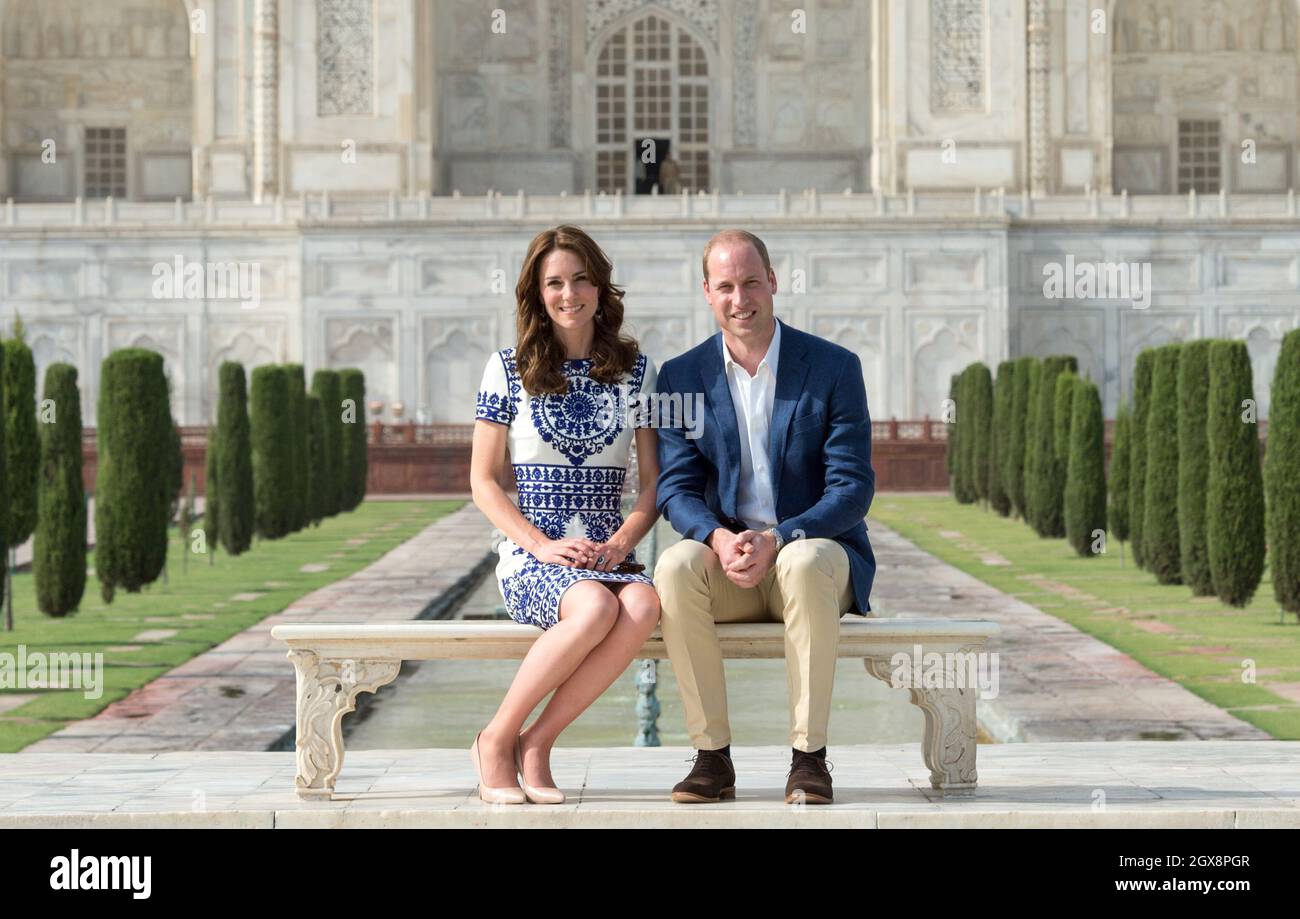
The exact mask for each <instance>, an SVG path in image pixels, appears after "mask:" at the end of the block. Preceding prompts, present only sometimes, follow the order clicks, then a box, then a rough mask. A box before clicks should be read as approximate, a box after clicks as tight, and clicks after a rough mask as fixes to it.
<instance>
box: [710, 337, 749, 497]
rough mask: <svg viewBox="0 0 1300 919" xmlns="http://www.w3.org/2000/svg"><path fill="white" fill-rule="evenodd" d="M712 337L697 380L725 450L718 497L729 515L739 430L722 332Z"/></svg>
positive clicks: (736, 474)
mask: <svg viewBox="0 0 1300 919" xmlns="http://www.w3.org/2000/svg"><path fill="white" fill-rule="evenodd" d="M714 338H715V339H716V342H717V347H716V348H710V349H709V356H708V358H707V359H706V360H705V362H704V363H703V364H702V365H701V366H700V379H701V380H702V381H703V383H704V392H705V393H707V394H708V399H709V404H710V405H712V406H713V417H714V420H716V421H717V424H718V431H719V433H720V434H721V435H722V445H723V451H724V452H725V453H726V458H727V463H726V468H725V469H723V470H720V472H721V473H722V476H721V479H722V485H723V486H725V490H724V489H722V488H720V489H719V491H720V494H719V498H720V499H721V501H722V509H723V511H724V512H725V513H726V514H727V516H729V517H734V516H735V515H736V495H737V492H738V490H739V488H740V430H739V428H738V427H737V425H736V409H735V406H734V405H733V404H732V401H731V387H730V386H729V385H728V384H727V368H726V365H724V364H723V362H722V348H723V344H722V333H721V332H718V333H717V334H716V335H715V336H714Z"/></svg>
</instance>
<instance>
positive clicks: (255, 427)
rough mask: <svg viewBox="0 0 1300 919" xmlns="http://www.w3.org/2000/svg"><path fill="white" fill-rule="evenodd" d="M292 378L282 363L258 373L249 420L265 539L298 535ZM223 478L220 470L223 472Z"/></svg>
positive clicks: (258, 524) (258, 518) (258, 521)
mask: <svg viewBox="0 0 1300 919" xmlns="http://www.w3.org/2000/svg"><path fill="white" fill-rule="evenodd" d="M291 385H292V384H291V382H290V373H289V370H288V368H287V367H285V366H284V365H282V364H266V365H263V366H261V367H257V368H255V369H254V370H253V390H252V397H251V399H250V408H249V420H250V423H251V435H250V436H251V441H252V444H253V504H254V508H255V510H254V515H253V520H254V527H255V529H256V532H257V534H258V535H259V536H261V537H262V538H263V539H279V538H280V537H282V536H284V535H286V534H288V533H290V532H292V531H293V523H294V519H295V518H294V513H295V512H296V507H297V505H296V501H297V497H296V494H295V492H296V489H295V487H294V482H293V477H294V475H295V474H296V471H297V470H296V467H295V459H296V454H295V449H296V447H295V445H294V442H293V433H294V429H293V423H292V417H291V416H292V412H293V405H292V391H291ZM218 474H220V469H218Z"/></svg>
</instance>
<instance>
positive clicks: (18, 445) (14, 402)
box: [3, 326, 41, 549]
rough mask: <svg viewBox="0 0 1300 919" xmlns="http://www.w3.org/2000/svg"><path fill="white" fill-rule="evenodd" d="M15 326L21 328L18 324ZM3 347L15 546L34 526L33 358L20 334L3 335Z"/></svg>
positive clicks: (10, 526)
mask: <svg viewBox="0 0 1300 919" xmlns="http://www.w3.org/2000/svg"><path fill="white" fill-rule="evenodd" d="M17 329H21V326H18V327H17ZM3 347H4V350H5V363H4V375H5V454H6V455H5V472H6V476H7V477H8V494H7V495H6V498H7V500H6V501H5V504H4V512H5V514H6V516H7V519H6V521H5V534H6V537H7V539H8V545H9V547H11V548H15V549H16V548H17V547H18V546H21V545H22V544H23V543H25V542H27V540H28V538H29V537H30V536H31V535H32V533H33V531H35V529H36V474H37V470H38V469H39V468H40V456H41V445H40V439H39V438H38V437H37V433H36V362H35V360H34V359H33V358H32V349H31V348H29V347H27V344H26V342H24V341H23V340H22V339H21V338H18V337H15V338H9V339H6V340H5V342H4V344H3Z"/></svg>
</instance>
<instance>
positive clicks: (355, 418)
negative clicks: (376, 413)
mask: <svg viewBox="0 0 1300 919" xmlns="http://www.w3.org/2000/svg"><path fill="white" fill-rule="evenodd" d="M339 385H340V389H341V390H342V394H343V403H344V409H343V415H342V418H343V424H344V428H343V430H344V436H343V469H344V482H345V485H344V492H343V496H344V502H343V506H342V509H343V510H346V511H350V510H355V509H356V508H357V506H358V505H360V504H361V502H362V501H363V500H364V499H365V496H366V475H367V472H368V462H367V457H366V377H365V374H363V373H362V372H361V371H360V370H357V369H356V368H354V367H349V368H346V369H344V370H341V371H339Z"/></svg>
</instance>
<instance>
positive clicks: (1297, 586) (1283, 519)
mask: <svg viewBox="0 0 1300 919" xmlns="http://www.w3.org/2000/svg"><path fill="white" fill-rule="evenodd" d="M1264 482H1265V485H1266V486H1267V492H1268V554H1269V559H1270V563H1269V564H1270V567H1271V568H1272V571H1273V596H1274V597H1276V598H1277V602H1278V603H1280V604H1281V606H1282V609H1284V610H1287V611H1288V612H1292V613H1296V614H1297V615H1300V329H1297V330H1293V331H1291V332H1288V333H1287V334H1286V335H1285V336H1284V337H1283V338H1282V350H1281V352H1280V353H1279V354H1278V359H1277V369H1276V370H1275V371H1273V389H1272V396H1271V401H1270V404H1269V409H1268V450H1267V451H1266V453H1265V457H1264Z"/></svg>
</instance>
